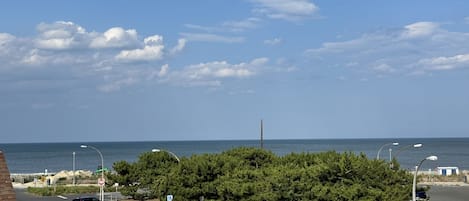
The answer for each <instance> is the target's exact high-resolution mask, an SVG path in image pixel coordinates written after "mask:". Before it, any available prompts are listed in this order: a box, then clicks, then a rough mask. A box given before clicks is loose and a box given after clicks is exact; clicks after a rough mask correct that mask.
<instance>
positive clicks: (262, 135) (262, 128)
mask: <svg viewBox="0 0 469 201" xmlns="http://www.w3.org/2000/svg"><path fill="white" fill-rule="evenodd" d="M261 149H264V122H263V120H262V119H261Z"/></svg>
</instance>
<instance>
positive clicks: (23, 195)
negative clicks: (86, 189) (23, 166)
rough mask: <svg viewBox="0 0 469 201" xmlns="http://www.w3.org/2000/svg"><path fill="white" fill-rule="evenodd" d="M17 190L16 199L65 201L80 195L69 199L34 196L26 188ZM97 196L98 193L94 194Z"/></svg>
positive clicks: (21, 200) (22, 200)
mask: <svg viewBox="0 0 469 201" xmlns="http://www.w3.org/2000/svg"><path fill="white" fill-rule="evenodd" d="M15 192H16V201H64V200H73V198H76V197H79V195H74V196H69V197H68V199H63V198H59V197H55V196H54V197H53V196H50V197H49V196H44V197H41V196H34V195H31V194H28V193H26V189H19V188H16V189H15ZM81 196H90V194H87V195H81ZM94 196H96V195H94Z"/></svg>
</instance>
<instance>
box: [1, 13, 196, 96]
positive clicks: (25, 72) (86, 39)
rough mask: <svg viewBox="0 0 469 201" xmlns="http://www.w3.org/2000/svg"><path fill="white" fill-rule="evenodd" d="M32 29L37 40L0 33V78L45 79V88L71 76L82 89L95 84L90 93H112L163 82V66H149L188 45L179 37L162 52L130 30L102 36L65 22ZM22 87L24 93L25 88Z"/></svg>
mask: <svg viewBox="0 0 469 201" xmlns="http://www.w3.org/2000/svg"><path fill="white" fill-rule="evenodd" d="M36 29H37V35H34V36H29V37H16V36H14V35H11V34H8V33H0V63H1V64H2V65H0V76H1V75H15V76H16V77H18V78H17V80H16V82H20V81H24V82H27V81H28V80H37V79H39V80H42V79H43V78H41V76H45V75H47V77H48V79H46V80H50V82H51V84H50V86H52V85H53V86H57V85H60V83H57V84H55V83H53V84H52V82H62V81H63V79H61V78H62V77H64V76H70V77H72V78H70V80H75V79H76V81H74V82H76V83H81V84H83V85H86V86H89V85H90V83H100V85H99V86H98V87H96V86H93V88H96V89H98V90H99V91H105V92H111V91H116V90H120V89H121V88H123V87H126V86H130V85H134V84H137V83H139V80H147V81H150V80H149V79H146V78H148V77H149V75H151V74H152V73H154V74H155V76H154V78H156V79H163V78H165V77H167V74H169V67H168V65H166V66H165V65H163V66H162V68H161V69H159V68H158V69H155V68H153V66H155V65H160V64H159V62H160V61H161V60H162V59H164V57H165V56H166V55H175V54H176V53H178V52H180V51H182V50H183V49H184V48H185V47H186V44H187V43H186V41H187V40H186V39H184V38H181V39H179V40H178V41H177V44H176V45H175V46H174V47H173V48H172V49H170V50H169V51H167V52H166V49H165V45H164V43H163V37H162V36H160V35H153V36H149V37H146V38H144V39H143V41H142V39H141V38H142V37H141V36H138V34H137V30H134V29H124V28H121V27H112V28H109V29H107V30H106V31H105V32H96V31H92V32H88V31H86V29H85V28H84V27H82V26H80V25H77V24H75V23H73V22H64V21H58V22H53V23H40V24H39V25H37V27H36ZM141 61H143V62H141ZM129 62H132V64H129ZM17 72H21V73H17ZM58 77H60V79H58ZM8 80H14V78H8ZM18 80H20V81H18ZM57 80H59V81H57ZM44 82H47V81H44ZM63 82H67V81H63ZM5 84H8V83H5ZM21 86H22V87H23V88H25V89H26V88H27V87H28V86H29V85H28V86H26V85H21ZM41 86H49V85H41ZM38 87H39V86H38ZM63 87H66V86H63Z"/></svg>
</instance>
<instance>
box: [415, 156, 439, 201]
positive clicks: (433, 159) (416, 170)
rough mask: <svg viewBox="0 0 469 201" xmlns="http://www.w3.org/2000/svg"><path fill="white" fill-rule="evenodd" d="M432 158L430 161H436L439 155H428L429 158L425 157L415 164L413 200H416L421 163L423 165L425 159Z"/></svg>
mask: <svg viewBox="0 0 469 201" xmlns="http://www.w3.org/2000/svg"><path fill="white" fill-rule="evenodd" d="M426 160H430V161H436V160H438V157H437V156H428V157H427V158H425V159H423V160H421V161H420V163H419V164H418V165H417V166H415V173H414V181H413V183H412V201H415V194H416V192H415V189H416V186H417V172H418V171H419V168H420V165H422V163H423V161H426Z"/></svg>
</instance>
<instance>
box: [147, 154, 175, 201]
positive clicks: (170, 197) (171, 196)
mask: <svg viewBox="0 0 469 201" xmlns="http://www.w3.org/2000/svg"><path fill="white" fill-rule="evenodd" d="M162 151H163V152H166V153H168V154H169V155H171V156H173V157H174V158H175V159H176V160H177V162H178V164H179V163H180V162H181V160H179V157H178V156H176V154H174V153H173V152H170V151H168V150H164V149H152V150H151V152H153V153H154V152H162ZM168 181H169V179H168ZM172 199H173V195H168V196H167V200H172Z"/></svg>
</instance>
